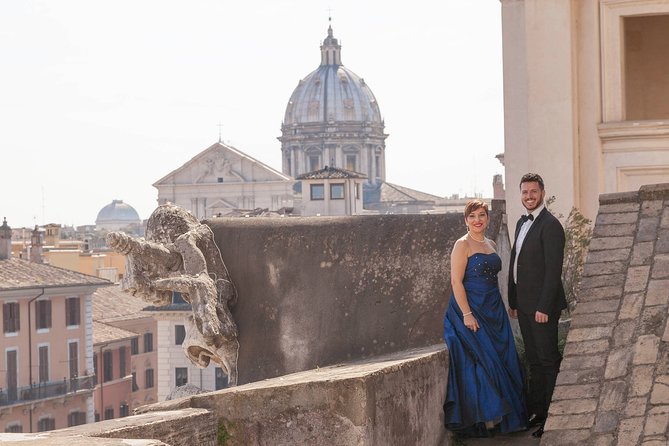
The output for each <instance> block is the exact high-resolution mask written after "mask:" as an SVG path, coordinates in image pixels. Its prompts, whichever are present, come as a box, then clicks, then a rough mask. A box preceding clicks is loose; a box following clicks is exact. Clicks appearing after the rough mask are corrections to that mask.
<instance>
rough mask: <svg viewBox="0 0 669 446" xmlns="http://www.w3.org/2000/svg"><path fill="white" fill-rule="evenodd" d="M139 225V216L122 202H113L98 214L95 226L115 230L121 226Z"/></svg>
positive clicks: (133, 209)
mask: <svg viewBox="0 0 669 446" xmlns="http://www.w3.org/2000/svg"><path fill="white" fill-rule="evenodd" d="M138 223H141V220H140V219H139V214H138V213H137V211H136V210H135V208H133V207H132V206H130V205H129V204H127V203H124V202H123V200H114V201H112V202H111V203H110V204H108V205H107V206H105V207H103V208H102V209H101V210H100V212H98V217H97V218H96V219H95V225H96V226H97V227H98V228H101V229H109V230H117V229H118V228H119V227H121V226H123V225H129V224H138Z"/></svg>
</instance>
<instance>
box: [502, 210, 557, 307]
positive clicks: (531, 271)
mask: <svg viewBox="0 0 669 446" xmlns="http://www.w3.org/2000/svg"><path fill="white" fill-rule="evenodd" d="M522 225H523V221H522V218H521V219H519V220H518V223H516V236H515V239H514V242H513V248H512V249H511V262H510V264H509V307H510V308H512V309H518V310H520V311H522V312H524V313H526V314H530V315H534V313H535V312H536V311H540V312H542V313H545V314H548V315H555V314H557V313H559V312H560V311H562V310H563V309H564V308H567V300H566V299H565V294H564V288H563V287H562V259H563V256H564V241H565V238H564V229H562V225H561V224H560V222H559V221H558V219H557V218H555V216H553V214H551V213H550V212H548V210H547V209H546V208H544V209H542V211H541V212H540V213H539V215H537V216H536V217H535V219H534V222H533V223H532V226H530V230H529V231H528V233H527V235H526V236H525V240H524V241H523V245H522V247H521V249H520V255H519V256H518V268H517V273H518V278H517V283H515V282H514V280H513V263H514V261H515V259H516V242H517V241H518V233H519V232H520V227H521V226H522Z"/></svg>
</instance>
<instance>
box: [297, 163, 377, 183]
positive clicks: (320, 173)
mask: <svg viewBox="0 0 669 446" xmlns="http://www.w3.org/2000/svg"><path fill="white" fill-rule="evenodd" d="M345 178H367V175H365V174H362V173H358V172H352V171H350V170H345V169H340V168H338V167H328V166H325V167H324V168H322V169H321V170H314V171H313V172H307V173H303V174H302V175H298V176H297V179H298V180H323V179H345Z"/></svg>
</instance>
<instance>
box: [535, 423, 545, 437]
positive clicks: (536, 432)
mask: <svg viewBox="0 0 669 446" xmlns="http://www.w3.org/2000/svg"><path fill="white" fill-rule="evenodd" d="M543 434H544V427H543V426H541V427H540V428H539V429H537V430H535V431H534V432H532V436H533V437H534V438H541V436H542V435H543Z"/></svg>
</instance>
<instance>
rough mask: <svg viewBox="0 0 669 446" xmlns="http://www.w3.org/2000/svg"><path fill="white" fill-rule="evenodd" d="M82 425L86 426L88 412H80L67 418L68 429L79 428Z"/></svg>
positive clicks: (72, 413) (73, 413)
mask: <svg viewBox="0 0 669 446" xmlns="http://www.w3.org/2000/svg"><path fill="white" fill-rule="evenodd" d="M80 424H86V412H82V411H79V410H78V411H76V412H71V413H70V414H69V415H68V416H67V427H72V426H79V425H80Z"/></svg>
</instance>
